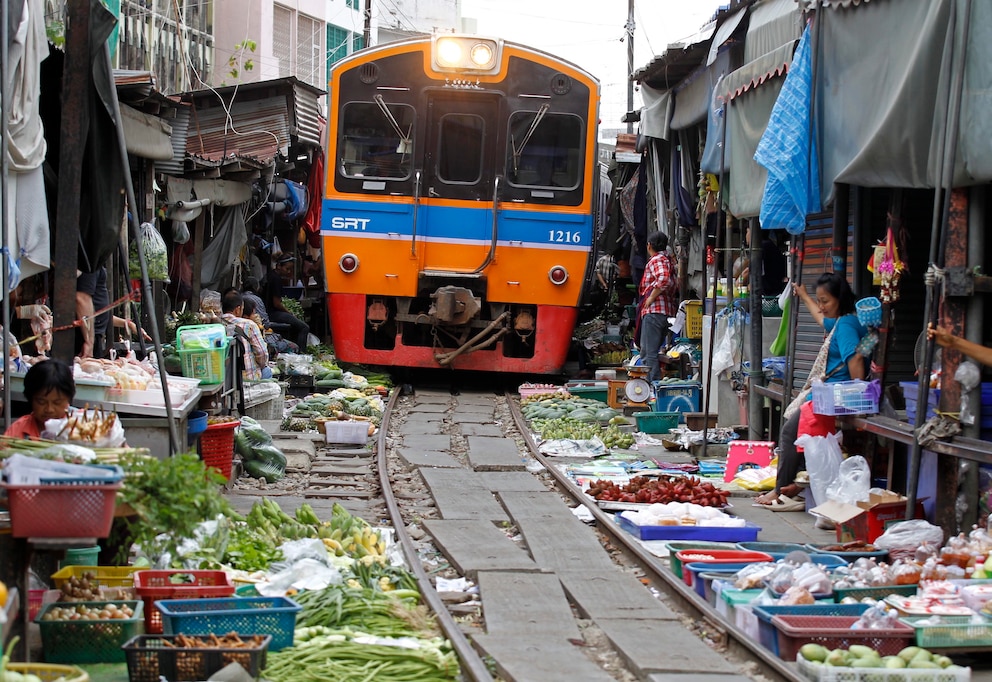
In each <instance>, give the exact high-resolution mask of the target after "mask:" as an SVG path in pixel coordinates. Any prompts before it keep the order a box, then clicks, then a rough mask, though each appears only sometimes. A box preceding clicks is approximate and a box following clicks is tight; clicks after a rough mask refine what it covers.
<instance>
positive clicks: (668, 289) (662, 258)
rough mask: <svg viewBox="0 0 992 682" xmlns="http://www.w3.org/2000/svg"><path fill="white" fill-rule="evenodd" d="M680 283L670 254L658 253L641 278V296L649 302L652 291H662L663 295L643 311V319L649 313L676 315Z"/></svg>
mask: <svg viewBox="0 0 992 682" xmlns="http://www.w3.org/2000/svg"><path fill="white" fill-rule="evenodd" d="M677 287H678V282H676V281H675V270H674V268H673V267H672V260H671V258H669V256H668V253H664V252H663V253H656V254H655V255H654V256H652V257H651V260H649V261H648V264H647V266H645V268H644V276H643V277H641V288H640V292H639V293H640V296H641V300H642V301H645V300H647V297H648V296H649V295H650V294H651V290H652V289H661V294H659V295H658V297H657V298H655V299H654V301H653V302H652V303H651V305H646V306H644V307H643V308H642V309H641V317H643V316H644V315H647V314H648V313H661V314H663V315H669V316H671V315H674V314H675V309H676V306H677V304H678V302H677V301H676V300H675V292H676V288H677Z"/></svg>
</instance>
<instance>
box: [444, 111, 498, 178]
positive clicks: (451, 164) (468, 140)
mask: <svg viewBox="0 0 992 682" xmlns="http://www.w3.org/2000/svg"><path fill="white" fill-rule="evenodd" d="M438 128H439V134H438V150H437V176H438V178H439V179H440V180H441V181H442V182H447V183H451V184H458V185H472V184H475V183H477V182H479V181H480V180H481V179H482V150H483V144H484V143H485V139H486V122H485V120H484V119H483V118H482V117H481V116H476V115H473V114H445V115H444V116H442V117H441V120H440V121H439V123H438Z"/></svg>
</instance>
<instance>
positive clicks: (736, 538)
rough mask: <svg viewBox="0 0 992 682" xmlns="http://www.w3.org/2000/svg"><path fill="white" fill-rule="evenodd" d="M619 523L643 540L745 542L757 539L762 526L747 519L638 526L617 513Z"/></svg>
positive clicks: (620, 513)
mask: <svg viewBox="0 0 992 682" xmlns="http://www.w3.org/2000/svg"><path fill="white" fill-rule="evenodd" d="M616 520H617V523H619V524H620V527H621V528H623V529H624V530H625V531H627V532H628V533H630V534H631V535H634V536H635V537H639V538H640V539H641V540H687V541H688V540H706V541H711V542H744V541H747V540H757V539H758V533H759V532H760V531H761V526H758V525H756V524H753V523H751V522H750V521H746V522H745V524H744V525H743V526H638V525H637V524H635V523H634V522H633V521H631V520H630V519H627V518H625V517H623V516H622V512H617V514H616Z"/></svg>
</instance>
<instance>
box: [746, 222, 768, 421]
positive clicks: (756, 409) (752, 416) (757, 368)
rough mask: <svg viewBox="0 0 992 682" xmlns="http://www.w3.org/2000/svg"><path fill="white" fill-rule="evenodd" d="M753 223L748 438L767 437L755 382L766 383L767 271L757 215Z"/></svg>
mask: <svg viewBox="0 0 992 682" xmlns="http://www.w3.org/2000/svg"><path fill="white" fill-rule="evenodd" d="M749 223H750V225H751V243H750V247H751V266H750V268H749V269H748V272H749V273H750V279H749V281H748V301H750V303H751V306H750V307H751V348H750V353H749V355H750V356H751V369H750V370H748V373H747V390H748V393H749V395H748V401H747V421H748V429H747V431H748V439H750V440H764V432H765V429H764V425H763V424H762V414H761V412H762V410H761V405H762V402H763V401H762V399H761V398H760V397H759V396H758V394H757V391H755V390H754V388H755V386H763V385H764V383H765V381H764V379H765V373H764V372H763V371H762V369H761V358H762V356H763V355H764V351H763V347H764V339H763V338H762V335H763V332H764V330H763V329H762V323H763V322H764V319H763V318H762V315H761V301H762V293H763V292H764V272H762V263H761V242H762V239H761V225H760V223H759V222H758V219H757V218H751V219H750V220H749Z"/></svg>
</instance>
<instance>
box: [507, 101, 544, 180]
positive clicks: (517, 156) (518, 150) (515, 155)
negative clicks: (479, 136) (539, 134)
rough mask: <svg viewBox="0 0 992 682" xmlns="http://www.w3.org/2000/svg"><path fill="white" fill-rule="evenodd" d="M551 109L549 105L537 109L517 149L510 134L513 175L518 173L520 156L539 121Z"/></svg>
mask: <svg viewBox="0 0 992 682" xmlns="http://www.w3.org/2000/svg"><path fill="white" fill-rule="evenodd" d="M550 108H551V105H550V104H542V105H541V108H540V109H538V111H537V113H536V114H534V120H533V121H531V122H530V127H529V128H527V132H526V133H525V134H524V139H522V140H520V146H519V147H517V143H516V141H514V139H513V133H510V147H511V148H512V149H513V174H514V175H516V174H517V173H518V172H519V171H520V156H521V155H522V154H523V153H524V147H526V146H527V143H528V142H530V138H531V136H532V135H533V134H534V131H535V130H537V126H538V125H540V123H541V120H542V119H543V118H544V115H545V114H546V113H548V109H550Z"/></svg>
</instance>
